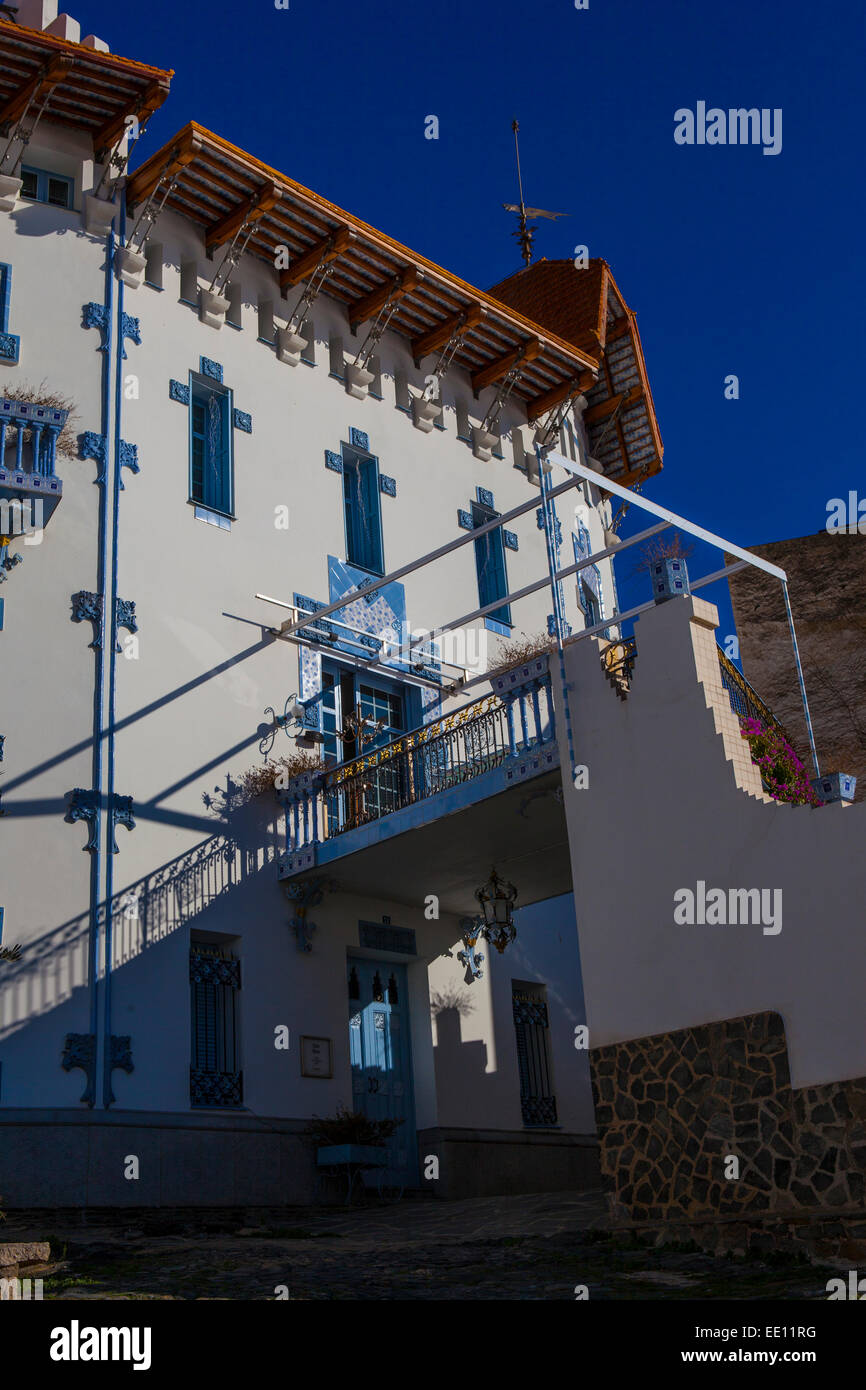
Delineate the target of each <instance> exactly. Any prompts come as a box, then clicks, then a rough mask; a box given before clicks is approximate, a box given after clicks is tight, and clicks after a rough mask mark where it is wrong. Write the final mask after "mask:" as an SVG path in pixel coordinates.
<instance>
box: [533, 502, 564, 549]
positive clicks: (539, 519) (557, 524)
mask: <svg viewBox="0 0 866 1390" xmlns="http://www.w3.org/2000/svg"><path fill="white" fill-rule="evenodd" d="M535 523H536V525H537V527H538V529H539V531H543V530H544V508H543V507H539V508H538V510H537V511H536V513H535ZM553 531H554V540H555V543H556V544H557V545H562V522H561V521H560V519H559V517H558V516H555V517H554V518H553Z"/></svg>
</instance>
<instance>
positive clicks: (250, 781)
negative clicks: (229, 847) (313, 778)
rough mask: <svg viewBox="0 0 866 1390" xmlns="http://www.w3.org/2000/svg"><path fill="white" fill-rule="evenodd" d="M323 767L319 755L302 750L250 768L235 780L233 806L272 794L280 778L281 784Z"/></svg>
mask: <svg viewBox="0 0 866 1390" xmlns="http://www.w3.org/2000/svg"><path fill="white" fill-rule="evenodd" d="M321 766H322V763H321V760H320V758H319V756H318V754H317V753H312V752H308V751H306V750H300V751H298V752H295V753H289V754H288V755H287V756H286V757H282V758H275V759H274V760H273V761H272V762H268V763H264V764H263V766H262V767H249V768H247V770H246V772H242V773H241V775H240V777H238V778H237V779H236V780H235V788H236V791H235V795H234V797H233V800H232V804H233V806H235V807H237V806H246V805H247V803H248V802H250V801H254V800H255V798H256V797H257V796H264V795H265V794H266V793H267V792H272V791H273V789H274V784H275V782H276V779H277V777H278V776H279V777H280V780H281V782H286V781H291V779H292V778H293V777H299V776H300V774H301V773H302V772H310V771H312V770H313V769H315V768H319V767H321Z"/></svg>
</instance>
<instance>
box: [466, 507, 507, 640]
mask: <svg viewBox="0 0 866 1390" xmlns="http://www.w3.org/2000/svg"><path fill="white" fill-rule="evenodd" d="M497 515H498V513H497V512H494V511H491V510H490V508H489V507H483V506H480V505H479V504H478V503H477V502H473V504H472V520H473V523H474V525H475V526H483V525H484V524H485V522H488V521H493V520H494V518H495V517H496V516H497ZM475 568H476V570H477V572H478V598H479V602H480V605H481V607H482V608H483V607H485V606H486V605H487V604H488V603H493V602H494V601H495V600H496V599H498V598H504V597H505V595H506V594H507V593H508V576H507V573H506V569H505V546H504V544H503V541H502V528H501V527H497V528H496V529H495V530H494V531H488V532H487V534H486V535H485V536H478V538H477V539H476V541H475ZM489 617H491V618H493V619H494V620H495V621H496V622H500V623H509V624H510V622H511V608H510V607H509V605H508V604H507V603H506V604H503V605H502V607H501V608H495V609H493V610H492V612H491V613H490V614H489Z"/></svg>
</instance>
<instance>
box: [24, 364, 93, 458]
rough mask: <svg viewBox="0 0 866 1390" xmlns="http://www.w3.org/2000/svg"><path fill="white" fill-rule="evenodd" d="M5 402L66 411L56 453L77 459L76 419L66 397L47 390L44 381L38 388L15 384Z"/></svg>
mask: <svg viewBox="0 0 866 1390" xmlns="http://www.w3.org/2000/svg"><path fill="white" fill-rule="evenodd" d="M6 400H8V401H21V402H26V403H27V404H28V405H41V406H44V407H45V409H46V410H66V411H68V412H69V414H68V415H67V417H66V424H65V425H64V426H63V429H62V430H61V431H60V433H59V435H58V436H57V453H58V455H59V456H60V457H61V458H67V459H77V458H78V436H77V434H76V432H75V422H76V420H77V419H78V417H77V415H76V414H75V402H74V401H71V400H69V398H68V397H67V396H62V395H61V394H60V392H59V391H52V390H49V389H48V387H47V386H46V385H45V382H44V381H43V382H41V383H40V384H39V386H31V385H30V383H29V382H27V381H20V382H16V384H15V389H14V390H13V391H10V392H9V393H8V395H6ZM30 434H31V431H30V430H27V431H25V437H26V438H29V436H30Z"/></svg>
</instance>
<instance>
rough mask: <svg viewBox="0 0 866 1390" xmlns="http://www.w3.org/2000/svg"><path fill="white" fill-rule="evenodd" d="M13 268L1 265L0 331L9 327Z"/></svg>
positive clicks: (6, 330) (5, 330)
mask: <svg viewBox="0 0 866 1390" xmlns="http://www.w3.org/2000/svg"><path fill="white" fill-rule="evenodd" d="M10 280H11V270H10V268H9V266H8V265H0V333H6V332H8V329H9V284H10Z"/></svg>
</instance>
